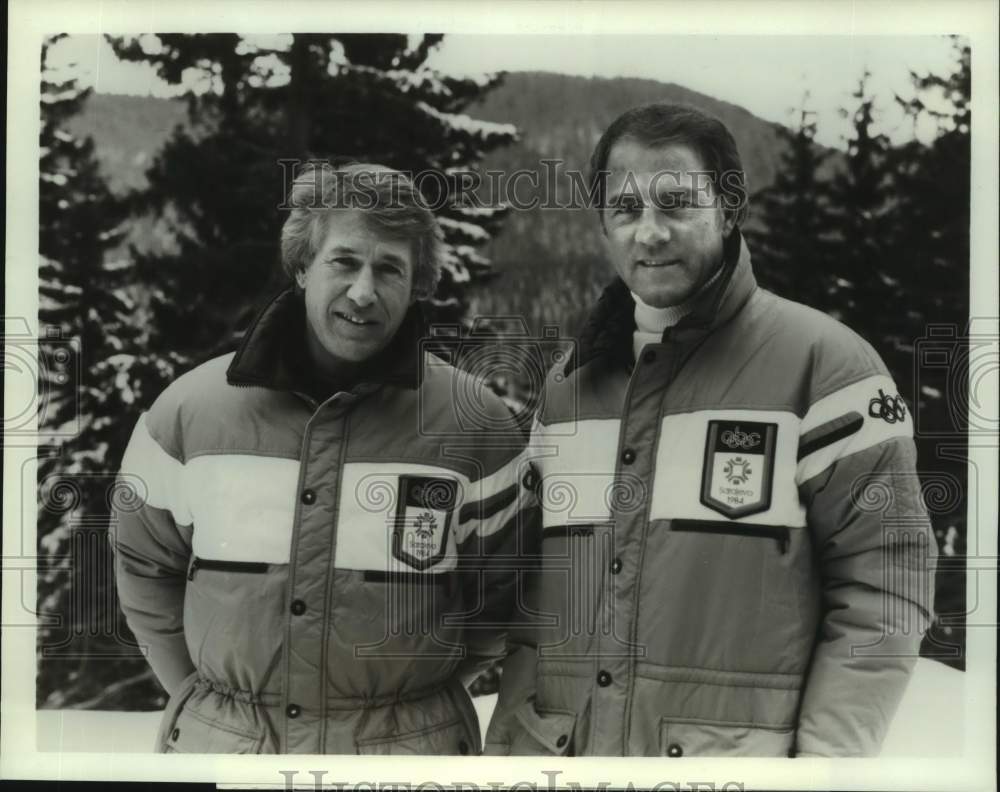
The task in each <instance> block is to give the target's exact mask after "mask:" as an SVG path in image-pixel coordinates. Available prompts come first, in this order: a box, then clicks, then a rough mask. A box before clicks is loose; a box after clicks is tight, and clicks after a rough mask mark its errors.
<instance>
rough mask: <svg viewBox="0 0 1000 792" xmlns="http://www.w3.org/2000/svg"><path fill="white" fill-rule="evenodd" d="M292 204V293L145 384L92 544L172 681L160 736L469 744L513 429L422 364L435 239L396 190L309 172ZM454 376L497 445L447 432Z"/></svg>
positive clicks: (312, 745)
mask: <svg viewBox="0 0 1000 792" xmlns="http://www.w3.org/2000/svg"><path fill="white" fill-rule="evenodd" d="M290 204H291V207H292V208H291V212H290V214H289V216H288V218H287V220H286V222H285V225H284V228H283V231H282V246H281V251H282V264H283V267H284V269H285V272H286V274H287V275H288V277H289V288H288V289H287V290H286V291H284V292H282V293H281V294H280V295H278V296H277V298H275V299H274V300H273V301H272V302H271V303H270V304H269V305H268V306H267V307H266V308H265V309H264V310H263V312H262V313H261V314H260V316H259V317H258V318H257V320H256V321H255V322H254V324H253V325H252V326H251V327H250V329H249V330H248V331H247V333H246V336H245V337H244V339H243V342H242V344H241V346H240V348H239V350H238V351H237V352H236V353H235V354H229V355H225V356H223V357H220V358H216V359H214V360H210V361H208V362H207V363H204V364H203V365H201V366H198V367H197V368H195V369H194V370H192V371H190V372H188V373H187V374H185V375H184V376H182V377H181V378H180V379H178V380H177V381H176V382H174V383H173V384H172V385H171V386H170V387H169V388H167V389H166V391H164V393H163V394H161V395H160V397H159V398H158V399H157V400H156V402H155V403H154V404H153V405H152V407H150V409H149V411H148V412H147V413H145V414H144V415H143V416H142V417H141V418H140V420H139V423H138V425H137V426H136V428H135V431H134V433H133V435H132V440H131V442H130V444H129V447H128V450H127V451H126V454H125V458H124V460H123V463H122V474H121V475H122V481H123V482H124V483H125V484H128V485H131V486H132V487H134V490H135V493H136V496H137V497H136V499H135V502H134V503H131V504H130V505H131V506H134V508H128V509H124V508H122V509H119V511H118V513H117V515H116V520H115V521H114V522H113V523H112V524H113V529H112V532H111V537H110V538H111V541H112V545H113V548H114V551H115V557H116V558H115V560H116V567H115V572H116V578H117V584H118V592H119V597H120V600H121V605H122V609H123V611H124V612H125V615H126V617H127V619H128V623H129V626H130V627H131V628H132V630H133V632H134V633H135V635H136V637H137V639H138V641H139V643H140V645H141V646H143V647H144V648H145V649H146V650H147V652H148V658H149V662H150V664H151V665H152V667H153V670H154V672H155V673H156V675H157V677H158V679H159V680H160V682H161V683H162V685H163V687H164V688H165V689H166V691H167V692H168V693H169V694H170V701H169V704H168V705H167V710H166V712H165V713H164V716H163V720H162V725H161V729H160V735H159V739H158V744H157V749H158V750H160V751H164V752H198V753H311V754H317V753H348V754H355V753H362V754H368V753H375V754H397V753H398V754H413V753H423V754H462V753H475V752H478V751H479V744H480V738H479V724H478V719H477V717H476V714H475V711H474V708H473V706H472V703H471V701H470V699H469V696H468V694H467V693H466V691H465V689H464V688H463V684H462V683H463V682H464V681H471V679H472V678H474V676H475V675H476V672H477V670H478V669H479V668H481V667H482V666H483V664H488V663H489V662H490V661H491V660H495V659H496V658H498V657H499V656H500V655H501V653H502V648H503V640H502V634H499V633H498V632H496V631H494V630H492V629H476V627H477V625H478V624H479V623H480V622H482V623H483V624H484V625H491V624H497V623H501V624H502V622H503V621H504V619H505V618H506V615H507V612H508V611H509V608H510V605H511V602H512V600H513V573H512V572H505V571H504V570H503V569H502V568H501V567H502V566H503V565H500V566H498V565H497V564H496V563H495V562H494V560H495V559H496V558H497V557H498V554H500V553H503V554H509V553H510V552H511V548H513V547H515V546H516V544H517V539H516V526H517V525H518V522H519V514H520V511H521V509H522V508H526V507H527V506H528V504H529V503H530V498H531V495H530V491H529V490H527V489H526V488H525V487H523V486H522V485H521V483H520V480H521V471H520V470H519V468H520V466H521V453H522V450H523V448H522V447H523V442H522V441H521V440H520V439H519V438H520V435H519V433H518V432H517V429H516V425H515V423H514V420H513V417H512V416H511V415H510V413H509V412H508V410H507V408H506V407H505V406H504V404H503V402H501V401H500V400H499V399H498V398H497V397H495V396H493V394H492V393H491V392H489V391H488V390H487V389H485V387H484V386H483V385H482V383H479V382H476V381H474V380H472V378H471V377H468V376H467V375H466V374H464V373H462V372H459V371H457V370H455V369H454V368H452V367H450V366H447V365H445V364H444V363H443V361H441V360H440V359H436V358H435V361H434V365H429V364H427V365H425V362H426V360H425V359H424V358H423V357H422V355H421V349H420V339H421V336H422V334H423V332H422V329H421V327H422V323H421V314H420V308H419V304H418V302H417V301H418V300H420V299H426V298H428V297H430V296H431V295H432V294H433V292H434V287H435V284H436V282H437V279H438V274H439V270H440V265H441V255H442V254H441V241H440V238H441V232H440V229H439V227H438V224H437V222H436V220H435V218H434V216H433V214H432V213H431V212H430V211H429V209H428V208H427V207H426V205H425V204H424V203H423V201H422V200H421V198H420V196H419V194H418V193H417V191H416V188H415V187H414V185H413V184H412V183H411V182H409V181H408V180H407V179H406V178H404V177H403V175H402V174H400V173H398V172H395V171H390V170H388V169H386V168H383V167H381V166H373V165H353V166H347V167H344V168H341V169H339V170H337V171H334V170H333V169H332V168H331V167H330V166H328V165H317V166H312V167H310V168H308V169H306V171H305V172H303V173H302V174H301V175H300V176H299V178H298V179H297V180H296V182H295V184H294V186H293V190H292V194H291V199H290ZM358 207H364V208H358ZM457 389H461V390H465V391H472V392H474V393H476V394H478V398H479V402H478V403H479V405H480V407H481V409H482V410H484V411H485V412H486V413H487V414H488V415H489V417H490V418H491V419H492V420H493V422H495V423H496V424H503V422H505V421H509V425H510V437H509V441H508V442H506V443H500V442H497V441H496V439H495V437H494V438H493V440H492V442H490V443H486V442H485V440H486V438H485V437H483V436H481V434H479V433H477V432H475V431H472V432H470V431H469V430H468V428H464V427H463V426H462V424H461V423H460V422H459V420H458V418H459V416H457V415H456V414H455V410H454V409H453V408H452V404H451V397H452V394H453V392H454V391H455V390H457ZM446 436H450V437H451V438H452V442H451V443H450V444H448V445H445V444H443V443H442V440H441V438H442V437H446ZM119 501H121V499H119ZM506 566H508V567H509V564H507V565H506ZM470 617H473V618H471V619H470Z"/></svg>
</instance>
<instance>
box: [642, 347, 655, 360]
mask: <svg viewBox="0 0 1000 792" xmlns="http://www.w3.org/2000/svg"><path fill="white" fill-rule="evenodd" d="M654 360H656V353H655V352H654V351H653V350H652V349H650V350H649V351H648V352H643V353H642V362H643V363H652V362H653V361H654Z"/></svg>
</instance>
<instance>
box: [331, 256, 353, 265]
mask: <svg viewBox="0 0 1000 792" xmlns="http://www.w3.org/2000/svg"><path fill="white" fill-rule="evenodd" d="M330 263H331V264H333V265H335V266H338V267H353V266H355V264H356V263H357V259H354V258H351V257H350V256H335V257H334V258H332V259H330Z"/></svg>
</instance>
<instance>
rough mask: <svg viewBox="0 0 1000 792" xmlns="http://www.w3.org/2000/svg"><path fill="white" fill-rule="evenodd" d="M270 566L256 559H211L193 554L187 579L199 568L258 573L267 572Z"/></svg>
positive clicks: (191, 578)
mask: <svg viewBox="0 0 1000 792" xmlns="http://www.w3.org/2000/svg"><path fill="white" fill-rule="evenodd" d="M270 566H271V565H270V564H266V563H263V562H258V561H213V560H212V559H209V558H198V556H195V557H194V558H192V559H191V565H190V566H189V567H188V580H194V574H195V572H197V571H198V570H199V569H205V570H208V571H214V572H243V573H250V574H256V575H260V574H263V573H264V572H267V570H268V569H269V568H270Z"/></svg>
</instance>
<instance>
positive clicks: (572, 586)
mask: <svg viewBox="0 0 1000 792" xmlns="http://www.w3.org/2000/svg"><path fill="white" fill-rule="evenodd" d="M610 563H611V530H610V525H609V524H607V523H599V524H590V525H560V526H553V527H549V528H546V529H545V530H544V531H543V532H542V566H541V570H540V575H541V581H540V585H539V587H538V588H539V591H538V602H537V611H538V616H537V618H538V619H539V624H540V626H545V627H546V628H547V629H546V630H545V631H544V632H545V634H546V635H547V636H548V637H549V639H548V640H539V647H540V648H541V647H542V646H543V645H544V646H545V647H546V649H548V650H549V651H552V650H555V653H556V654H558V650H557V649H556V647H559V646H563V645H565V644H568V643H570V642H575V641H580V640H582V641H584V642H589V641H590V640H591V639H592V638H593V636H594V634H595V632H596V631H597V630H598V629H601V627H602V624H601V620H600V613H601V595H602V589H603V584H604V576H605V574H606V571H607V569H608V566H609V564H610Z"/></svg>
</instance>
